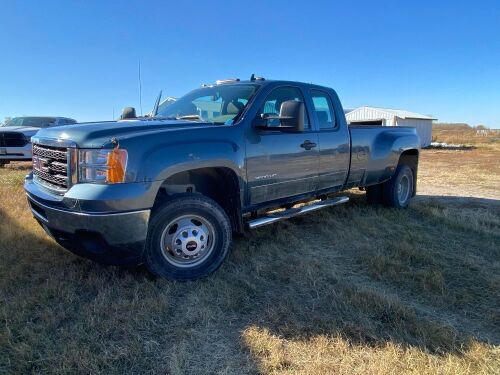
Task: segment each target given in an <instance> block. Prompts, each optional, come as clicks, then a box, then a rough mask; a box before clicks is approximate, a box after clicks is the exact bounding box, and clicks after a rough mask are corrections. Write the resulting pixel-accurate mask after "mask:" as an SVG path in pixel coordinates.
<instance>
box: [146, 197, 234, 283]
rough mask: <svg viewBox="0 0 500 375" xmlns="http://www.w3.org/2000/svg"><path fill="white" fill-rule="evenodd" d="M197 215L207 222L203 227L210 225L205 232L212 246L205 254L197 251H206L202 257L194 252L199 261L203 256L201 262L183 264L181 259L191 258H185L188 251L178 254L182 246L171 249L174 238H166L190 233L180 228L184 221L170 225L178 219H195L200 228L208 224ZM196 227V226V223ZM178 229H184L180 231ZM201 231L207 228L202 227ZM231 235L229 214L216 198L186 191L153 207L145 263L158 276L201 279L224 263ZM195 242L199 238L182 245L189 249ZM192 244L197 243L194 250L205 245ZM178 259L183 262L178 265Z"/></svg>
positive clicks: (196, 259) (194, 259) (193, 221)
mask: <svg viewBox="0 0 500 375" xmlns="http://www.w3.org/2000/svg"><path fill="white" fill-rule="evenodd" d="M186 217H187V218H186ZM191 217H195V219H190V218H191ZM196 218H199V219H200V220H203V221H204V222H205V223H206V226H205V227H204V228H206V229H207V234H208V233H210V235H207V236H206V238H207V240H206V241H207V242H206V244H207V248H209V250H206V251H207V253H206V254H201V253H202V251H201V250H198V251H199V254H198V255H200V254H201V255H203V256H201V255H200V258H199V259H198V258H194V256H196V257H198V255H193V259H192V261H193V262H197V261H198V262H200V261H201V259H202V261H201V263H199V264H194V265H192V266H191V265H189V264H187V265H186V264H184V265H181V263H182V262H190V261H191V259H187V260H185V259H183V257H184V256H186V257H187V255H185V254H184V253H182V252H181V253H178V254H177V253H176V252H178V251H180V249H172V247H171V246H170V244H171V243H172V242H170V241H167V242H164V238H165V236H167V237H171V238H172V241H174V239H175V238H181V237H180V235H181V234H182V235H183V234H185V233H187V232H184V231H182V230H181V229H179V227H178V226H180V225H181V224H178V226H177V227H176V225H177V224H173V225H171V224H172V223H176V222H177V221H176V220H184V223H185V222H186V220H188V222H189V221H190V220H191V222H192V223H196V224H195V225H198V223H199V224H200V227H199V228H202V225H205V224H202V223H200V220H198V219H196ZM180 222H181V221H179V223H180ZM183 225H184V224H183ZM168 227H171V228H174V229H173V233H172V229H170V230H169V231H168V230H167V229H168ZM194 229H195V230H196V229H197V228H196V227H194ZM208 229H210V230H208ZM188 231H191V232H190V233H194V231H193V230H192V228H189V229H188ZM177 232H182V233H181V234H178V233H177ZM202 233H204V232H203V231H202ZM231 236H232V230H231V223H230V221H229V218H228V216H227V215H226V213H225V212H224V210H223V209H222V208H221V207H220V206H219V205H218V204H217V203H216V202H215V201H213V200H212V199H210V198H207V197H205V196H203V195H201V194H183V195H180V196H177V197H175V198H172V199H171V200H167V201H165V203H163V204H162V205H161V206H160V207H158V208H157V209H155V210H154V211H153V214H152V217H151V220H150V223H149V230H148V237H147V240H146V249H145V263H146V266H147V268H148V269H149V271H151V272H152V273H153V274H155V275H157V276H159V277H163V278H166V279H170V280H179V281H185V280H195V279H199V278H202V277H205V276H208V275H209V274H211V273H212V272H214V271H216V270H217V269H218V268H219V267H220V266H221V264H222V262H223V261H224V259H225V258H226V257H227V255H228V254H229V249H230V245H231V241H232V238H231ZM186 238H187V237H186ZM181 239H182V238H181ZM202 239H203V236H202ZM178 241H180V240H178ZM186 241H187V240H186ZM208 241H211V242H210V243H209V242H208ZM192 242H196V241H190V242H188V243H187V245H186V244H182V245H179V246H181V248H184V249H186V248H187V246H189V245H190V244H191V243H192ZM165 243H168V245H165ZM173 246H176V245H173ZM192 246H194V248H195V250H196V249H197V247H199V248H200V249H202V248H203V247H204V245H200V244H198V245H192ZM189 250H191V249H189ZM179 254H180V255H179ZM189 258H191V257H189ZM175 262H178V263H179V264H180V265H176V264H175Z"/></svg>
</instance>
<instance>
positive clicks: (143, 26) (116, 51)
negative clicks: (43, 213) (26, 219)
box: [0, 0, 500, 128]
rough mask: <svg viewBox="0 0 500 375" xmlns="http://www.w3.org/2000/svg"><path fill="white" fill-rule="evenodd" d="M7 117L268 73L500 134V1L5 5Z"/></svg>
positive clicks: (0, 35)
mask: <svg viewBox="0 0 500 375" xmlns="http://www.w3.org/2000/svg"><path fill="white" fill-rule="evenodd" d="M0 7H1V18H0V19H1V21H0V25H1V30H2V31H1V32H0V51H1V54H0V121H1V120H2V119H3V118H4V117H6V116H18V115H61V116H69V117H73V118H75V119H77V120H79V121H87V120H109V119H111V118H112V116H113V110H114V113H115V117H116V116H118V114H119V112H120V110H121V109H122V108H123V107H125V106H129V105H130V106H135V107H136V108H138V110H139V90H138V73H137V72H138V61H139V59H140V61H141V66H142V69H141V71H142V103H143V112H147V111H149V110H150V109H151V107H152V105H153V102H154V100H155V97H156V95H157V93H158V92H159V90H160V89H162V90H163V92H164V93H165V94H167V95H171V96H180V95H182V94H183V93H185V92H187V91H189V90H191V89H193V88H196V87H198V86H199V85H200V84H201V83H209V82H214V81H215V80H216V79H219V78H224V77H240V78H245V79H246V78H248V77H249V76H250V74H251V73H256V74H258V75H262V76H264V77H267V78H272V79H288V80H297V81H306V82H313V83H317V84H322V85H325V86H331V87H333V88H335V89H336V90H337V92H338V94H339V96H340V98H341V100H342V101H343V103H344V107H348V108H349V107H356V106H360V105H374V106H381V107H390V108H401V109H407V110H410V111H414V112H420V113H424V114H433V115H434V116H436V117H438V118H439V120H440V121H447V122H468V123H470V124H472V125H477V124H486V125H488V126H492V127H497V128H500V2H498V1H487V0H485V1H475V2H471V1H463V2H462V1H411V2H406V1H405V2H403V1H356V0H354V1H307V2H306V1H291V0H289V1H271V0H268V1H255V0H253V1H238V2H236V1H216V0H211V1H206V2H202V1H196V2H195V1H177V2H167V1H129V2H125V1H122V2H118V1H116V2H115V1H50V0H44V1H38V0H37V1H21V0H19V1H9V2H7V1H4V2H2V4H1V5H0Z"/></svg>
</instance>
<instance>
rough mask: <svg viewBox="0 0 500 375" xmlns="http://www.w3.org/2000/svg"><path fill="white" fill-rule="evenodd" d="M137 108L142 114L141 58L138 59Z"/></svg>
mask: <svg viewBox="0 0 500 375" xmlns="http://www.w3.org/2000/svg"><path fill="white" fill-rule="evenodd" d="M139 108H140V110H141V116H142V82H141V59H139Z"/></svg>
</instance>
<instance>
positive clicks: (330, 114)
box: [311, 90, 336, 129]
mask: <svg viewBox="0 0 500 375" xmlns="http://www.w3.org/2000/svg"><path fill="white" fill-rule="evenodd" d="M311 97H312V101H313V104H314V112H315V113H316V118H317V119H318V122H319V128H320V129H333V128H335V126H336V124H335V112H334V110H333V105H332V102H331V100H330V97H329V96H328V94H327V93H326V92H324V91H320V90H311Z"/></svg>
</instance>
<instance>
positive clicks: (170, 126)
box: [36, 119, 221, 148]
mask: <svg viewBox="0 0 500 375" xmlns="http://www.w3.org/2000/svg"><path fill="white" fill-rule="evenodd" d="M220 126H221V125H212V124H209V123H200V122H193V121H182V120H153V119H150V120H142V119H141V120H121V121H105V122H87V123H79V124H76V125H68V126H58V127H54V128H44V129H41V130H40V131H39V132H38V133H37V135H36V136H37V138H40V139H43V138H49V139H61V140H71V141H72V142H74V143H76V144H77V146H78V147H80V148H100V147H102V146H103V145H106V144H109V142H110V140H111V139H112V138H116V139H118V140H119V141H120V140H124V139H127V138H132V137H136V136H140V135H144V134H147V133H155V132H159V133H160V132H161V133H163V132H174V131H181V130H184V131H185V130H195V129H200V128H208V127H220Z"/></svg>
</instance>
